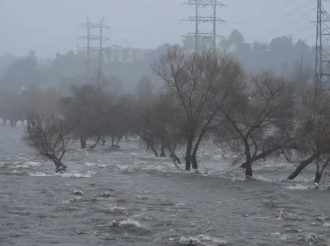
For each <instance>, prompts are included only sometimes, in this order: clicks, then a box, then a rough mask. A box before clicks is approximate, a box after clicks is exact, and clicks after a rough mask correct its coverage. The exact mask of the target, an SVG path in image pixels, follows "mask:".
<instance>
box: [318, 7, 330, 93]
mask: <svg viewBox="0 0 330 246" xmlns="http://www.w3.org/2000/svg"><path fill="white" fill-rule="evenodd" d="M329 21H330V15H329V14H328V12H327V11H326V10H325V8H324V6H323V1H322V0H317V20H316V45H315V47H316V57H315V92H316V91H317V90H316V89H317V88H318V87H319V86H320V87H321V88H323V89H327V90H329V89H330V46H329V44H330V25H329ZM315 97H316V95H315Z"/></svg>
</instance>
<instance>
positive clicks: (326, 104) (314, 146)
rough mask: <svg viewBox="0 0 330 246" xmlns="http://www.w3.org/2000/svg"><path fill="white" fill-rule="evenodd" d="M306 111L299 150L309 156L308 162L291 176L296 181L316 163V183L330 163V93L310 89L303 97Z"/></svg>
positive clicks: (299, 137) (319, 89) (301, 124)
mask: <svg viewBox="0 0 330 246" xmlns="http://www.w3.org/2000/svg"><path fill="white" fill-rule="evenodd" d="M303 106H304V111H302V113H301V114H300V115H299V121H298V122H297V123H298V129H297V136H298V140H297V149H298V150H299V152H300V153H302V154H304V155H305V156H306V155H307V157H308V158H307V159H306V161H304V162H302V163H301V164H300V165H299V166H298V168H297V169H296V170H295V172H294V173H292V174H291V175H290V176H289V179H294V178H295V177H296V176H297V175H298V174H299V173H300V171H302V170H303V169H304V168H305V167H306V166H307V165H309V164H311V163H312V162H313V161H316V173H315V180H314V181H315V183H317V184H318V183H319V182H320V180H321V177H322V174H323V171H324V170H325V168H326V167H327V166H328V165H329V163H330V93H329V91H327V90H323V89H321V88H318V87H316V88H313V89H312V88H310V89H309V90H307V91H306V93H305V94H304V97H303Z"/></svg>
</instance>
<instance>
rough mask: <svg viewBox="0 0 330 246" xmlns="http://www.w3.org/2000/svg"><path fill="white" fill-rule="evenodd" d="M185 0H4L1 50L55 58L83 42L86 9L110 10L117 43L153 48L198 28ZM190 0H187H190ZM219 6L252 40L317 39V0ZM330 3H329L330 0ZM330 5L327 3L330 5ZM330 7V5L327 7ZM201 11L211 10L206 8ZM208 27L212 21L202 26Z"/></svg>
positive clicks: (96, 15)
mask: <svg viewBox="0 0 330 246" xmlns="http://www.w3.org/2000/svg"><path fill="white" fill-rule="evenodd" d="M183 1H184V0H182V1H181V0H165V1H164V0H0V37H1V46H0V54H2V53H4V52H11V53H13V54H15V55H25V54H27V53H28V51H29V50H31V49H34V50H36V52H37V55H38V56H39V57H44V58H47V57H49V58H50V57H54V55H55V53H56V52H61V53H63V52H67V51H68V50H75V49H76V47H77V45H80V46H84V43H83V41H82V40H79V39H78V38H77V37H78V36H80V35H84V34H85V33H84V31H85V30H84V29H83V28H79V27H78V25H79V24H81V23H83V22H85V16H86V14H87V15H88V16H89V17H90V20H91V21H92V22H98V21H99V20H100V19H101V18H102V16H103V15H105V24H107V25H108V26H110V27H111V29H109V30H107V31H106V36H108V37H109V38H110V41H108V42H107V46H111V45H113V44H117V45H121V46H132V47H141V48H154V47H157V46H159V45H160V44H163V43H165V42H169V43H175V42H180V39H181V35H183V34H185V33H187V32H192V31H194V25H193V24H192V23H191V24H189V23H186V22H180V20H181V19H183V18H185V17H187V16H189V15H193V14H194V9H193V8H190V7H189V6H186V5H181V2H183ZM187 1H188V0H187ZM222 3H224V4H226V5H227V6H226V7H223V8H221V9H219V10H218V13H219V17H220V18H222V19H224V20H226V23H225V24H222V25H219V26H218V33H219V34H221V35H224V36H228V34H229V33H230V32H231V31H232V30H233V29H235V28H236V29H238V30H239V31H241V32H242V33H243V35H244V37H245V39H246V41H248V42H254V41H255V40H259V41H269V40H271V39H272V38H273V37H276V36H279V35H292V36H293V39H294V40H297V39H299V38H301V39H307V40H308V43H310V44H312V43H313V42H314V41H315V27H314V26H313V24H312V23H311V21H314V20H315V19H316V1H315V0H291V1H290V0H276V1H275V0H222ZM328 5H329V4H328ZM328 5H326V7H328ZM328 9H329V11H330V8H328ZM201 14H207V11H206V10H203V11H201ZM201 29H202V30H203V31H205V32H207V31H210V30H211V26H210V27H208V26H207V25H203V26H202V27H201Z"/></svg>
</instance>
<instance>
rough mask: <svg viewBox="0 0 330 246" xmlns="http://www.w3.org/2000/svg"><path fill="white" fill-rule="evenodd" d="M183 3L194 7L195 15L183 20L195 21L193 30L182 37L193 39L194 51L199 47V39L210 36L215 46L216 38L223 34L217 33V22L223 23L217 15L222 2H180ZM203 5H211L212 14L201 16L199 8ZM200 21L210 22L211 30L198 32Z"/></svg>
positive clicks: (200, 0) (205, 0) (201, 0)
mask: <svg viewBox="0 0 330 246" xmlns="http://www.w3.org/2000/svg"><path fill="white" fill-rule="evenodd" d="M182 4H185V5H190V6H194V7H195V15H194V16H190V17H188V18H186V19H184V20H183V21H189V22H194V23H195V32H193V33H188V34H186V35H184V37H187V38H191V39H194V41H195V51H198V50H199V49H200V40H201V39H210V38H212V47H213V49H215V48H216V43H217V38H219V37H221V38H223V36H221V35H219V34H217V24H218V23H224V22H225V21H224V20H222V19H220V18H218V17H217V8H218V7H224V6H225V5H224V4H223V3H220V2H219V1H218V0H189V1H188V2H185V3H182ZM205 7H212V10H213V14H212V16H201V15H200V12H199V11H200V9H201V8H205ZM201 23H212V27H213V29H212V32H200V29H199V28H200V24H201Z"/></svg>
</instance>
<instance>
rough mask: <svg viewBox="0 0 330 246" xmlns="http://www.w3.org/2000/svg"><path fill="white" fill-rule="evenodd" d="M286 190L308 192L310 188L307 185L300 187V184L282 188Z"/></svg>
mask: <svg viewBox="0 0 330 246" xmlns="http://www.w3.org/2000/svg"><path fill="white" fill-rule="evenodd" d="M283 187H284V188H286V189H289V190H308V189H310V187H309V186H308V185H302V184H295V185H290V186H283Z"/></svg>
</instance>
